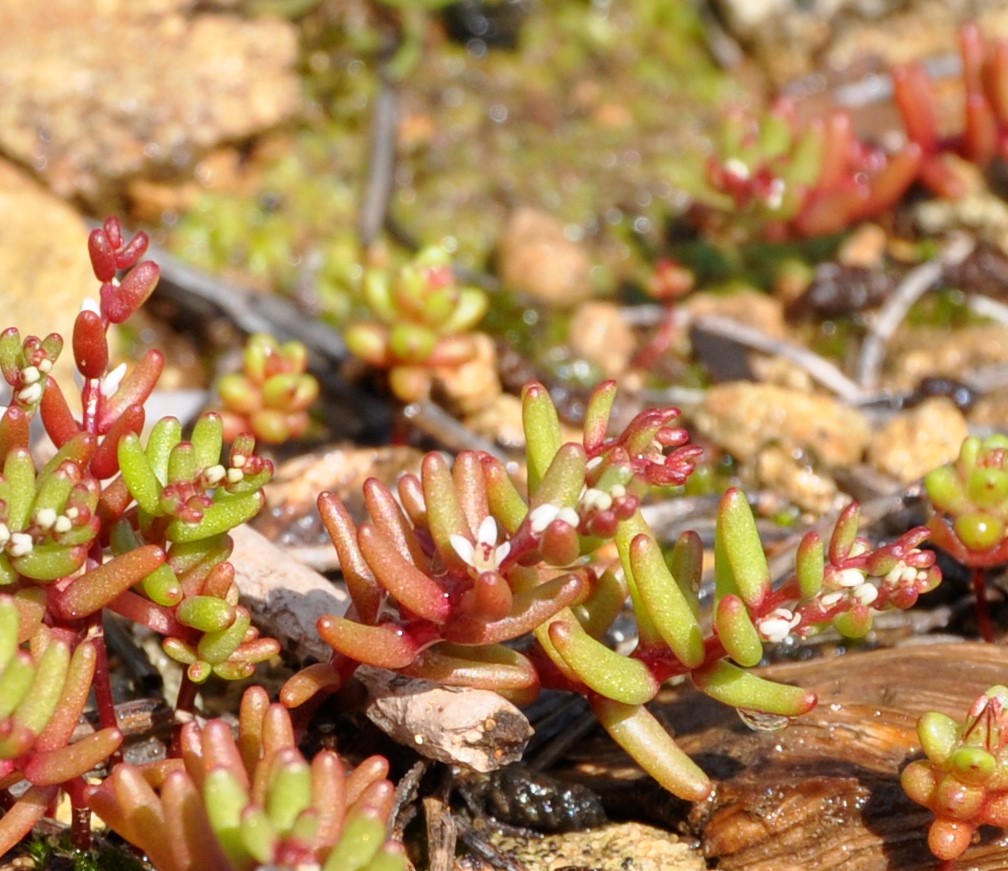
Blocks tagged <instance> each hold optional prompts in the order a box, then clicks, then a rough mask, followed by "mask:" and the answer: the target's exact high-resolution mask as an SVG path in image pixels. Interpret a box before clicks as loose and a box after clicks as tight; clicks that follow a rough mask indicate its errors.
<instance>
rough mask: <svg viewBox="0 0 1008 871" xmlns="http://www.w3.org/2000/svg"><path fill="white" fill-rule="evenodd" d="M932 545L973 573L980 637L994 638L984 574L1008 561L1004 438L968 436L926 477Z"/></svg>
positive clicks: (1007, 464)
mask: <svg viewBox="0 0 1008 871" xmlns="http://www.w3.org/2000/svg"><path fill="white" fill-rule="evenodd" d="M924 487H925V489H926V491H927V495H928V500H929V504H930V512H931V513H930V516H929V518H928V526H929V527H930V529H931V531H932V534H933V536H934V541H935V544H937V545H938V546H939V547H941V548H942V549H943V550H946V551H948V553H950V554H951V555H952V556H953V557H954V558H955V559H957V560H958V561H959V562H961V563H962V564H963V565H965V566H969V567H970V568H971V569H972V571H973V589H974V592H975V593H976V599H977V618H978V621H979V623H980V629H981V633H982V635H983V637H984V638H985V639H986V640H988V641H990V640H992V639H993V637H994V630H993V626H992V625H991V621H990V616H989V615H988V612H987V599H986V570H987V568H989V567H990V566H993V565H998V564H1000V563H1004V562H1006V561H1008V436H1004V435H1000V434H998V435H992V436H988V437H987V438H983V439H981V438H979V437H978V436H969V437H967V438H966V439H965V440H964V441H963V443H962V446H961V447H960V449H959V456H958V457H957V458H956V460H955V462H953V463H947V464H945V465H944V466H940V467H939V468H937V469H934V470H932V471H931V472H929V473H928V474H927V475H926V476H925V478H924Z"/></svg>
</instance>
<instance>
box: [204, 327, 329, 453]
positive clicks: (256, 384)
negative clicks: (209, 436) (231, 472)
mask: <svg viewBox="0 0 1008 871" xmlns="http://www.w3.org/2000/svg"><path fill="white" fill-rule="evenodd" d="M307 368H308V349H307V348H305V346H304V344H303V343H302V342H296V341H292V342H285V343H284V344H282V345H281V344H279V343H278V342H277V341H276V339H274V338H273V337H272V336H269V335H266V334H264V333H257V334H256V335H254V336H251V337H250V338H249V340H248V341H247V342H246V343H245V350H244V353H243V355H242V371H241V372H232V373H231V374H228V375H225V376H224V377H223V378H221V379H220V380H219V381H218V382H217V393H218V395H219V396H220V400H221V404H222V406H223V408H222V411H221V418H222V419H223V422H224V437H225V438H226V439H227V440H228V441H231V440H232V439H234V438H235V437H237V436H238V435H240V434H241V433H243V432H251V433H253V434H254V435H255V436H256V438H258V439H259V440H260V441H264V442H268V443H270V444H281V443H282V442H285V441H287V440H288V439H295V438H299V437H300V436H302V435H304V433H305V431H306V430H307V429H308V424H309V422H310V420H309V416H308V410H309V409H310V408H311V406H312V404H313V403H314V402H315V400H316V399H318V395H319V384H318V381H317V380H316V379H315V377H314V376H313V375H312V374H310V373H309V372H308V371H307Z"/></svg>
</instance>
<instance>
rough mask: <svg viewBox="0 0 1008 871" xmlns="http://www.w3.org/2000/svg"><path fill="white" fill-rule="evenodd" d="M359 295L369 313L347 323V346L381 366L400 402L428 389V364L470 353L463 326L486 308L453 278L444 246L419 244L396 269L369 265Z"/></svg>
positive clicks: (480, 296)
mask: <svg viewBox="0 0 1008 871" xmlns="http://www.w3.org/2000/svg"><path fill="white" fill-rule="evenodd" d="M362 295H363V302H364V305H365V307H366V309H367V310H368V312H369V313H370V315H371V318H372V319H371V320H367V321H358V322H355V323H352V324H350V326H349V327H348V328H347V330H346V343H347V347H348V348H349V349H350V351H351V353H353V354H354V355H356V356H357V357H359V358H360V359H362V360H363V361H364V362H366V363H369V364H370V365H372V366H375V367H377V368H380V369H387V370H388V377H389V386H390V387H391V388H392V392H393V393H395V395H396V396H397V397H399V399H401V400H403V401H404V402H412V401H414V400H416V399H420V398H423V397H425V396H426V395H427V394H428V392H429V391H430V386H431V372H432V370H433V369H435V368H437V367H453V366H458V365H459V364H461V363H464V362H466V361H467V360H469V359H470V358H472V357H473V356H474V354H475V353H476V347H475V345H474V343H473V340H472V336H471V335H470V334H469V331H470V330H471V329H472V328H473V327H474V326H475V325H476V324H477V323H478V322H479V321H480V319H481V318H482V317H483V314H484V313H485V312H486V309H487V304H488V301H487V297H486V294H485V293H484V292H483V291H482V290H480V289H479V288H477V287H469V286H466V285H462V284H459V283H458V281H457V280H456V278H455V275H454V273H453V271H452V267H451V258H450V256H449V253H448V251H447V250H446V249H445V248H443V247H438V246H430V247H428V248H424V249H423V250H422V251H420V252H419V253H418V254H417V255H416V256H415V257H414V258H413V259H412V260H410V261H409V262H408V263H405V264H403V265H402V266H400V267H398V268H397V269H391V270H387V269H379V268H377V267H373V268H371V269H369V270H368V271H367V272H366V273H365V275H364V281H363V289H362Z"/></svg>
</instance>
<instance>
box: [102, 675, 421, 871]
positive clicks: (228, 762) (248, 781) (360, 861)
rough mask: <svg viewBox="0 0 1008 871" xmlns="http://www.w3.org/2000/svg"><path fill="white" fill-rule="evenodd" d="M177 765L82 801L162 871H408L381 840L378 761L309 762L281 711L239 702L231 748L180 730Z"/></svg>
mask: <svg viewBox="0 0 1008 871" xmlns="http://www.w3.org/2000/svg"><path fill="white" fill-rule="evenodd" d="M179 744H180V746H181V758H180V759H170V760H167V761H159V762H151V763H146V764H144V765H132V764H129V763H121V764H119V765H117V766H116V767H115V768H114V769H113V770H112V773H111V775H110V776H109V777H108V778H106V779H105V781H104V782H103V783H101V784H100V785H97V786H92V787H88V789H87V801H88V803H89V805H90V806H91V807H92V808H94V810H95V811H97V813H98V814H99V815H100V816H101V818H102V819H103V820H105V822H107V823H108V824H109V826H111V828H113V829H115V831H117V832H119V834H121V835H122V836H123V837H125V838H126V839H127V840H128V841H130V843H132V844H134V845H135V846H137V847H139V848H140V849H142V850H143V851H144V852H145V853H146V854H147V855H148V856H149V857H150V859H151V860H152V862H153V863H154V864H155V865H156V866H157V868H158V871H200V869H205V868H210V867H213V868H216V869H219V871H252V869H255V868H260V867H263V866H269V867H280V868H292V869H294V868H297V869H310V868H314V869H321V871H404V869H405V868H406V867H407V861H406V854H405V851H404V850H403V847H402V845H401V844H399V843H398V842H396V841H392V840H389V838H388V835H387V830H388V826H389V816H390V814H391V811H392V806H393V801H394V798H395V790H394V788H393V786H392V784H391V783H390V782H389V781H388V780H387V779H386V774H387V773H388V762H387V761H386V760H385V759H384V758H382V757H380V756H372V757H369V758H368V759H365V760H364V761H362V762H361V763H360V764H359V765H357V767H356V768H353V769H348V768H347V767H346V766H345V764H344V762H343V760H342V759H341V758H340V757H339V756H338V755H337V754H336V753H335V752H333V751H331V750H322V751H320V752H319V753H318V754H316V756H315V757H314V758H313V759H312V760H311V762H310V763H309V762H308V761H307V760H306V759H305V758H304V756H302V755H301V753H300V751H299V750H298V749H297V745H296V742H295V739H294V729H293V726H292V725H291V721H290V717H289V716H288V714H287V711H286V709H285V708H284V707H283V706H282V705H279V704H270V702H269V697H268V696H267V694H266V691H265V690H264V689H262V688H261V687H250V688H249V689H247V690H246V691H245V694H244V696H243V697H242V702H241V710H240V713H239V722H238V735H237V738H236V737H235V736H234V734H233V733H232V730H231V727H230V726H229V725H228V724H227V723H225V722H224V721H223V720H219V719H216V720H210V721H209V722H207V723H206V724H204V725H202V726H200V725H198V724H197V723H196V722H190V723H187V724H186V725H185V726H183V728H182V732H181V735H180V740H179Z"/></svg>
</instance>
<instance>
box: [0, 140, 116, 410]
mask: <svg viewBox="0 0 1008 871" xmlns="http://www.w3.org/2000/svg"><path fill="white" fill-rule="evenodd" d="M0 227H3V237H2V238H3V241H2V244H0V302H2V307H0V330H2V329H6V328H7V327H17V328H18V330H19V331H20V333H21V336H22V338H23V337H25V336H29V335H34V336H40V337H43V336H46V335H48V334H49V333H59V334H60V335H61V336H63V338H64V340H65V341H66V343H67V344H66V345H65V346H64V350H63V353H62V354H61V355H60V359H59V362H58V364H57V368H56V371H55V374H56V375H57V377H59V378H60V381H61V382H62V385H63V387H64V391H63V392H64V394H66V395H67V398H68V399H71V400H72V398H73V396H74V393H75V391H74V390H73V387H72V384H73V382H72V380H71V377H72V373H73V372H74V371H75V369H74V364H73V354H72V352H71V350H70V347H69V341H70V336H71V334H72V331H73V324H74V320H75V319H76V317H77V312H78V311H80V306H81V302H83V300H84V299H85V297H88V296H90V297H94V298H95V299H97V297H98V281H97V279H96V278H95V276H94V272H92V270H91V261H90V260H89V259H88V253H87V237H88V228H87V226H86V225H85V223H84V221H83V220H82V219H81V217H80V216H79V215H78V214H77V213H76V212H75V211H74V210H73V209H72V208H71V207H70V206H68V205H67V204H66V203H64V202H62V201H61V200H59V199H58V198H56V197H55V196H53V195H52V194H51V193H49V192H48V191H47V190H45V188H43V187H41V186H40V185H39V184H38V183H37V182H36V181H34V180H33V179H31V178H29V177H28V176H27V175H26V174H25V173H23V172H22V171H21V170H19V169H17V168H15V167H14V166H12V165H11V164H9V163H7V162H5V161H3V160H0Z"/></svg>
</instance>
